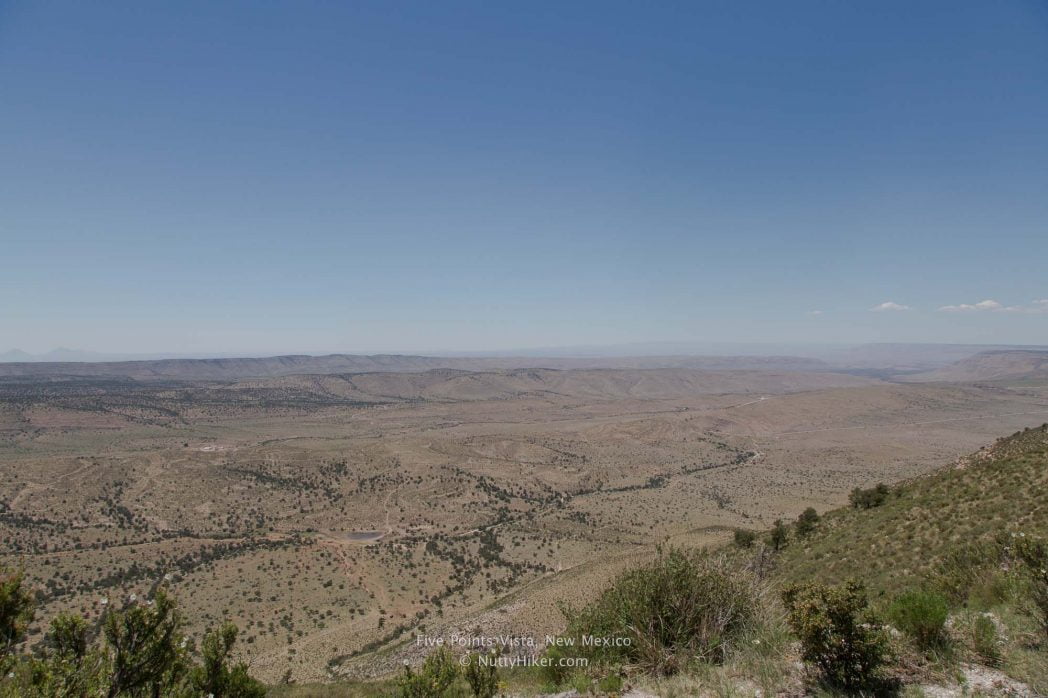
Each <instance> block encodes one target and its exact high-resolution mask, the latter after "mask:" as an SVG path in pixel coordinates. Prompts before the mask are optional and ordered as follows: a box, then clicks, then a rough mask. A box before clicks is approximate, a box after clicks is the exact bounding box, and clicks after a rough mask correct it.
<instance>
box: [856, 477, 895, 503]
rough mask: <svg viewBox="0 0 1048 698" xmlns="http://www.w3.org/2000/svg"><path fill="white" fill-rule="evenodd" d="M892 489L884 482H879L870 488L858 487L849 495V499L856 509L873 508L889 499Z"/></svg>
mask: <svg viewBox="0 0 1048 698" xmlns="http://www.w3.org/2000/svg"><path fill="white" fill-rule="evenodd" d="M889 494H891V490H890V489H888V486H887V485H885V484H884V483H883V482H879V483H877V484H876V485H874V486H873V487H871V488H869V489H866V490H864V489H862V488H861V487H856V488H855V489H854V490H852V491H851V494H850V495H848V501H849V502H851V505H852V507H854V508H855V509H873V508H874V507H879V506H880V505H882V504H884V503H885V502H886V501H888V495H889Z"/></svg>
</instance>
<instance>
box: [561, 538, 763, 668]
mask: <svg viewBox="0 0 1048 698" xmlns="http://www.w3.org/2000/svg"><path fill="white" fill-rule="evenodd" d="M758 607H759V594H758V589H757V584H756V582H755V581H754V579H753V577H752V575H750V574H749V573H747V572H746V571H744V570H742V569H738V568H736V567H732V566H730V565H729V564H728V563H727V562H726V561H725V560H724V559H722V558H714V557H710V556H707V555H703V554H700V553H685V552H683V551H681V550H670V551H669V552H668V553H666V552H663V551H661V550H660V552H659V554H658V557H657V558H656V559H655V560H654V561H653V562H652V563H650V564H648V565H646V566H644V567H640V568H638V569H634V570H631V571H629V572H626V573H625V574H623V575H621V576H619V577H618V578H617V579H616V580H615V581H614V582H613V583H612V585H611V587H610V588H608V589H607V590H605V592H604V593H603V594H602V595H601V596H600V598H598V599H597V600H596V601H594V602H593V603H591V604H590V605H589V606H587V607H585V608H584V609H582V610H581V611H578V612H574V611H571V610H570V609H569V610H566V611H565V612H566V615H567V616H568V630H567V636H568V637H571V638H573V640H574V642H575V644H574V647H573V651H576V653H577V654H578V655H580V656H583V655H585V656H589V657H591V658H592V659H593V660H595V661H598V662H603V663H606V664H620V665H625V664H629V665H634V666H637V667H639V668H641V669H643V670H646V671H650V672H653V673H659V674H671V673H674V672H676V671H679V670H680V669H682V668H683V667H684V666H685V665H686V664H687V663H688V662H689V661H691V660H692V659H695V658H698V659H701V660H705V661H709V662H720V661H722V660H723V658H724V655H725V651H726V649H727V647H728V646H729V645H730V644H731V642H732V641H734V640H735V639H737V637H738V636H739V635H740V634H741V633H742V632H743V631H744V630H745V629H746V628H747V627H748V626H750V625H751V624H752V623H753V622H754V620H755V618H756V615H757V611H758ZM586 638H598V639H601V638H603V639H607V640H609V641H611V642H612V643H613V644H612V645H611V646H606V645H596V646H593V645H590V646H587V645H586V643H585V639H586Z"/></svg>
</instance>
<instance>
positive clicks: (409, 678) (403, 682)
mask: <svg viewBox="0 0 1048 698" xmlns="http://www.w3.org/2000/svg"><path fill="white" fill-rule="evenodd" d="M458 677H459V668H458V664H456V663H455V659H454V658H453V657H452V656H451V652H449V651H448V650H447V648H444V647H441V648H440V649H439V650H437V651H436V652H434V653H432V654H430V655H429V656H428V657H426V661H425V662H423V663H422V666H421V667H420V668H419V670H418V672H415V671H412V670H411V667H410V666H407V665H405V666H404V674H403V675H402V676H401V677H400V678H399V679H398V680H397V697H398V698H444V696H446V695H448V693H449V692H450V690H451V687H452V685H453V684H454V683H455V680H456V679H458Z"/></svg>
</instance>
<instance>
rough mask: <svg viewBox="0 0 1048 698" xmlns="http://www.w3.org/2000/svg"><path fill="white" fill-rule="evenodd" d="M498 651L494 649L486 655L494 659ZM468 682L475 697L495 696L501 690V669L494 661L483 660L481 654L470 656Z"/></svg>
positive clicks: (490, 697)
mask: <svg viewBox="0 0 1048 698" xmlns="http://www.w3.org/2000/svg"><path fill="white" fill-rule="evenodd" d="M497 657H498V652H496V651H494V650H492V651H491V652H490V653H489V654H488V655H487V656H486V657H485V659H486V658H490V659H491V660H494V659H495V658H497ZM463 673H465V675H466V683H468V684H469V689H470V691H472V692H473V698H494V696H495V694H497V693H498V690H499V670H498V666H497V665H496V664H495V662H494V661H487V662H485V661H482V656H481V655H479V654H478V655H474V656H472V657H470V662H469V664H467V665H466V670H465V672H463Z"/></svg>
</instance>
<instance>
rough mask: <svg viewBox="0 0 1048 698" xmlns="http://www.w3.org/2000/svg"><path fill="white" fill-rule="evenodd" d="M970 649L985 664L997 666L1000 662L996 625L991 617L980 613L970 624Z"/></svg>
mask: <svg viewBox="0 0 1048 698" xmlns="http://www.w3.org/2000/svg"><path fill="white" fill-rule="evenodd" d="M971 641H972V649H973V650H975V653H976V654H977V655H979V657H980V658H981V659H982V660H983V661H984V662H985V663H986V665H987V666H998V665H999V664H1000V663H1001V648H1000V643H999V642H998V639H997V626H996V625H994V622H993V619H992V618H991V617H990V616H989V615H987V614H985V613H980V614H978V615H977V616H975V620H973V621H972V624H971Z"/></svg>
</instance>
